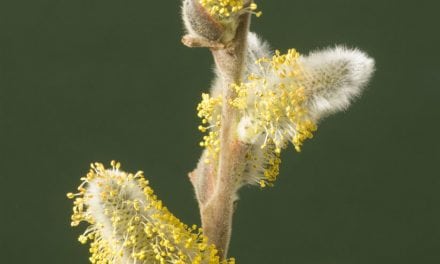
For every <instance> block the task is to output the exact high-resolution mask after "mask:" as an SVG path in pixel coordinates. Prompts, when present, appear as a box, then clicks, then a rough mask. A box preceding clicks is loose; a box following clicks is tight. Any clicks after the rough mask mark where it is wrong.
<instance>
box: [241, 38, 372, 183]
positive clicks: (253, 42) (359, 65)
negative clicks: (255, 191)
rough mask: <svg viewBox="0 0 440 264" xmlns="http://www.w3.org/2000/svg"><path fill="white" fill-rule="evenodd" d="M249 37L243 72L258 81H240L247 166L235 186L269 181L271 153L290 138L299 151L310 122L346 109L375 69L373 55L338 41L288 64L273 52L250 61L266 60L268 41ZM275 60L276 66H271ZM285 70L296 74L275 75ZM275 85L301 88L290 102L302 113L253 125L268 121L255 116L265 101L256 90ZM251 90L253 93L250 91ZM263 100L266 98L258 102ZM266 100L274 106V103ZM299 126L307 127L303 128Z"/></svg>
mask: <svg viewBox="0 0 440 264" xmlns="http://www.w3.org/2000/svg"><path fill="white" fill-rule="evenodd" d="M248 40H249V50H248V52H247V54H248V59H247V65H246V76H251V75H254V76H258V77H257V81H255V80H246V79H245V80H244V82H245V83H247V84H245V85H241V86H242V87H246V88H245V89H244V91H245V92H246V98H245V100H246V101H247V103H246V104H247V106H246V107H244V109H243V111H242V117H241V119H240V122H239V124H238V128H237V134H238V136H239V138H240V139H241V140H242V141H243V142H244V143H246V144H249V153H248V162H247V165H246V170H245V173H244V174H243V175H242V177H241V179H242V180H241V181H240V182H239V184H238V186H237V189H238V188H240V187H241V186H242V185H243V184H248V183H251V184H252V183H260V184H261V185H263V186H265V185H266V184H268V183H269V184H270V183H271V182H273V181H274V180H275V178H276V175H277V174H278V166H279V164H280V162H281V160H280V158H279V153H276V152H279V151H280V149H281V148H284V147H285V146H286V145H287V143H288V142H289V141H291V142H292V143H293V144H294V145H295V148H296V149H297V150H298V151H300V148H301V145H302V142H303V141H304V140H305V139H307V138H311V137H312V134H311V132H313V131H314V129H316V128H315V125H313V124H317V123H318V122H319V121H321V120H322V119H323V118H325V117H326V116H328V115H330V114H332V113H336V112H338V111H342V110H345V109H347V108H348V107H349V105H350V103H351V102H352V101H353V100H354V99H355V98H356V97H358V96H359V95H360V94H361V92H362V91H363V89H364V87H365V86H366V85H367V83H368V81H369V79H370V78H371V76H372V73H373V72H374V60H373V59H372V58H370V57H369V56H368V55H366V54H365V53H364V52H362V51H360V50H358V49H349V48H346V47H343V46H336V47H334V48H327V49H323V50H319V51H314V52H311V53H310V54H309V55H307V56H303V55H301V56H298V58H297V59H292V61H294V62H291V63H290V64H289V63H284V62H279V61H276V59H274V58H275V57H277V56H279V55H277V56H274V58H272V62H271V63H263V64H261V63H255V61H256V60H257V59H260V58H263V57H264V58H267V59H268V60H270V57H271V56H272V55H271V54H270V53H269V50H268V47H267V44H265V43H264V42H262V41H261V40H260V39H259V38H258V37H257V36H256V35H255V34H250V35H249V39H248ZM292 54H294V53H292ZM281 56H283V55H281ZM281 61H283V60H281ZM277 63H279V65H275V64H277ZM277 67H279V68H277ZM286 67H294V68H295V69H288V68H286ZM290 70H291V71H292V72H296V73H295V74H292V75H290V74H287V76H285V75H284V74H280V73H281V72H283V73H284V72H287V73H289V71H290ZM258 78H259V79H258ZM262 80H264V81H262ZM279 84H283V85H284V87H294V88H292V89H293V90H292V91H294V90H295V89H298V90H299V89H302V90H303V91H304V92H303V93H304V95H303V96H304V98H305V99H304V102H303V103H300V104H299V105H295V104H292V105H290V109H295V108H297V107H299V108H297V109H299V111H301V112H303V113H302V114H303V115H304V116H305V117H304V118H301V119H302V120H296V121H295V122H293V123H292V122H291V121H290V120H289V118H286V115H283V114H281V116H278V117H274V118H277V121H276V122H275V121H274V122H273V124H275V125H273V124H272V123H270V124H269V125H268V126H267V127H265V128H261V127H258V125H255V124H256V123H258V122H260V124H261V123H263V124H268V123H267V120H266V123H265V122H261V119H262V118H261V116H260V115H261V114H265V112H264V107H263V110H261V109H256V108H255V106H256V105H258V104H259V103H260V101H261V100H267V97H266V99H263V98H262V97H260V96H259V94H260V95H261V93H262V92H263V93H265V92H266V93H267V91H268V90H271V91H272V92H274V93H275V94H277V93H278V94H280V93H281V91H280V90H278V89H280V88H279V87H280V86H279ZM288 89H289V88H288ZM250 90H252V91H254V92H249V91H250ZM266 95H267V94H266ZM277 98H278V99H280V97H276V96H275V97H274V98H273V99H270V100H277ZM266 103H267V101H266V102H264V104H263V105H266ZM271 104H272V106H276V104H275V105H274V104H273V102H271ZM283 107H284V106H283ZM283 107H280V109H281V110H282V109H284V108H283ZM260 108H261V106H260ZM283 111H284V110H283ZM271 114H275V112H272V113H271ZM278 118H279V120H278ZM283 120H284V121H283ZM272 125H273V126H272ZM304 125H305V126H308V127H309V128H306V129H305V130H304V129H303V127H304ZM270 128H274V129H275V131H274V132H268V131H269V130H270ZM301 129H303V131H301ZM255 131H258V132H255ZM304 131H305V132H304ZM295 138H296V139H295ZM268 139H269V140H268ZM267 142H269V143H267ZM266 143H267V144H266ZM274 144H275V146H274Z"/></svg>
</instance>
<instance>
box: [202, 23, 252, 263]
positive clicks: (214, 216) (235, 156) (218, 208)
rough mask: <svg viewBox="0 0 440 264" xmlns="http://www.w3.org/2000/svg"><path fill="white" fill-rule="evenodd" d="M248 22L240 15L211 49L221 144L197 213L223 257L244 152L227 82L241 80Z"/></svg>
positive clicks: (228, 238) (207, 233) (225, 253)
mask: <svg viewBox="0 0 440 264" xmlns="http://www.w3.org/2000/svg"><path fill="white" fill-rule="evenodd" d="M249 24H250V15H249V14H244V15H242V16H241V17H240V21H239V26H238V28H237V32H236V36H235V38H234V39H233V41H232V42H231V43H230V44H229V45H228V47H227V48H225V49H211V51H212V54H213V56H214V59H215V63H216V65H217V69H218V70H219V72H220V74H221V76H220V77H221V78H223V80H224V81H223V83H224V84H225V85H226V86H225V87H223V104H222V106H223V108H222V120H221V124H222V125H221V131H220V146H221V147H220V153H219V162H218V167H217V170H216V172H217V173H216V177H215V179H214V181H215V185H214V186H215V187H214V190H213V193H212V194H211V195H210V198H209V200H207V201H206V203H204V204H202V205H201V208H200V213H201V218H202V226H203V230H204V232H205V235H206V236H207V237H208V238H209V240H210V242H211V243H213V244H215V245H216V246H217V248H218V249H219V250H220V252H221V253H222V255H223V256H224V257H225V256H226V255H227V250H228V247H229V241H230V237H231V230H232V216H233V206H234V205H233V204H234V199H235V195H236V194H235V192H236V188H235V186H236V181H237V180H238V177H237V176H238V175H240V174H241V173H242V170H243V163H244V158H245V153H246V149H245V146H244V145H243V144H241V143H240V142H239V141H238V140H237V137H236V126H237V117H236V116H237V112H236V110H235V109H233V108H232V107H231V106H230V104H229V100H230V99H233V98H234V97H235V94H234V92H233V90H232V89H230V87H229V85H230V84H232V83H240V82H241V81H242V75H243V69H244V63H245V53H246V48H247V34H248V31H249ZM204 176H205V175H201V177H204Z"/></svg>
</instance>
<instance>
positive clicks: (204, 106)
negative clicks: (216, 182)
mask: <svg viewBox="0 0 440 264" xmlns="http://www.w3.org/2000/svg"><path fill="white" fill-rule="evenodd" d="M221 104H222V99H221V98H220V97H215V98H213V97H211V96H210V95H209V94H207V93H203V94H202V101H201V102H200V103H199V104H198V105H197V116H198V117H200V118H201V119H202V125H200V126H199V130H200V131H201V132H203V133H205V132H208V134H207V135H205V136H203V141H202V142H200V146H202V147H205V148H206V149H207V151H208V153H207V156H206V159H205V162H206V163H209V162H210V161H211V160H213V159H216V158H217V155H218V153H219V151H220V140H219V136H220V123H221Z"/></svg>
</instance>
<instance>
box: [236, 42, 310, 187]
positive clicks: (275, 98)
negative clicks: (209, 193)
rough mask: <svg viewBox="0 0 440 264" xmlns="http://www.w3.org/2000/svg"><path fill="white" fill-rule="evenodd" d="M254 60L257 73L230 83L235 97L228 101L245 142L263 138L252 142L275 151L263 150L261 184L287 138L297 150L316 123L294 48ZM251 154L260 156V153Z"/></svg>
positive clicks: (270, 175)
mask: <svg viewBox="0 0 440 264" xmlns="http://www.w3.org/2000/svg"><path fill="white" fill-rule="evenodd" d="M256 63H257V64H258V65H259V67H260V69H261V71H260V72H261V73H260V74H259V75H257V74H250V75H249V76H248V81H247V82H245V83H241V84H235V85H232V86H231V87H232V89H233V90H234V91H235V93H236V97H235V98H234V99H233V100H231V101H230V102H229V103H230V104H231V105H232V106H233V107H235V108H237V109H239V110H241V112H242V114H243V117H244V118H243V121H246V122H245V127H244V128H242V130H241V132H239V134H240V133H241V134H240V135H239V136H240V137H241V138H242V139H244V141H248V142H249V141H251V142H255V141H256V139H257V138H264V139H263V140H260V141H256V142H261V148H262V149H264V148H266V147H268V146H270V149H273V152H275V154H274V155H269V154H268V153H267V151H266V152H264V153H265V154H264V155H265V156H267V157H268V158H269V160H267V159H266V165H268V166H266V169H265V170H264V178H263V182H260V185H262V186H263V185H266V184H267V183H268V182H273V181H274V180H275V179H276V176H277V175H278V165H279V163H280V160H279V155H278V154H279V153H280V152H281V149H283V148H285V147H286V146H287V142H289V141H290V142H291V143H292V144H293V145H294V147H295V149H296V150H297V151H298V152H299V151H301V146H302V144H303V142H304V141H305V140H306V139H308V138H312V137H313V134H312V132H314V131H315V130H316V129H317V127H316V125H315V123H314V122H313V120H312V119H311V117H310V115H309V113H308V108H307V105H306V103H307V95H306V92H305V89H304V86H303V76H302V70H301V66H300V63H299V54H298V52H296V51H295V50H294V49H290V50H289V51H288V52H287V53H286V54H281V53H280V52H279V51H276V52H275V55H274V56H273V57H272V58H271V59H269V58H261V59H259V60H257V62H256ZM246 139H248V140H246ZM251 156H252V155H251ZM253 156H259V157H260V158H264V157H262V155H261V154H258V155H255V154H254V155H253ZM259 162H260V163H261V159H260V161H259Z"/></svg>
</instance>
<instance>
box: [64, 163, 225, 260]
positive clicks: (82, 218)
mask: <svg viewBox="0 0 440 264" xmlns="http://www.w3.org/2000/svg"><path fill="white" fill-rule="evenodd" d="M111 165H112V168H110V169H106V168H105V167H104V166H103V165H102V164H101V163H94V164H92V165H91V170H90V171H89V173H88V174H87V175H86V176H85V177H83V178H82V183H81V185H80V186H79V187H78V190H79V192H78V193H76V194H73V193H68V194H67V196H68V198H71V199H74V206H73V214H72V226H78V225H79V223H80V222H87V223H89V227H88V228H87V230H86V231H85V232H84V234H82V235H81V236H80V237H79V241H80V242H81V243H83V244H85V243H87V242H88V241H89V242H90V253H91V256H90V261H91V262H92V263H121V264H122V263H124V264H126V263H158V264H164V263H178V264H184V263H209V264H211V263H225V264H226V263H234V259H229V260H224V261H222V260H220V257H219V256H218V252H217V250H216V249H215V247H214V246H213V245H209V244H208V241H207V238H206V237H205V236H204V235H203V234H202V231H201V229H199V228H197V226H195V225H193V226H192V227H189V226H187V225H185V224H183V223H182V222H181V221H180V220H179V219H178V218H176V217H175V216H174V215H173V214H172V213H170V212H169V211H168V209H167V208H166V207H165V206H163V205H162V202H161V201H160V200H159V199H158V198H157V197H156V195H154V192H153V190H152V189H151V187H150V186H149V183H148V181H147V180H146V179H145V178H144V177H143V175H142V172H138V173H136V174H131V173H126V172H123V171H120V170H119V168H120V163H118V162H114V161H112V163H111Z"/></svg>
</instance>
